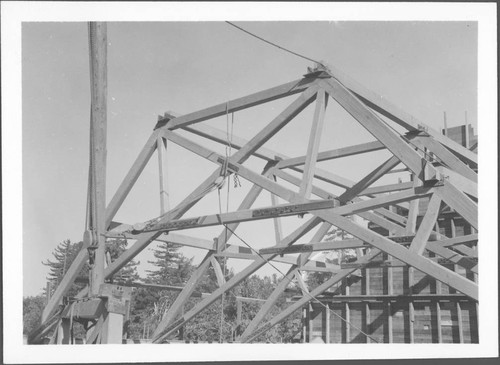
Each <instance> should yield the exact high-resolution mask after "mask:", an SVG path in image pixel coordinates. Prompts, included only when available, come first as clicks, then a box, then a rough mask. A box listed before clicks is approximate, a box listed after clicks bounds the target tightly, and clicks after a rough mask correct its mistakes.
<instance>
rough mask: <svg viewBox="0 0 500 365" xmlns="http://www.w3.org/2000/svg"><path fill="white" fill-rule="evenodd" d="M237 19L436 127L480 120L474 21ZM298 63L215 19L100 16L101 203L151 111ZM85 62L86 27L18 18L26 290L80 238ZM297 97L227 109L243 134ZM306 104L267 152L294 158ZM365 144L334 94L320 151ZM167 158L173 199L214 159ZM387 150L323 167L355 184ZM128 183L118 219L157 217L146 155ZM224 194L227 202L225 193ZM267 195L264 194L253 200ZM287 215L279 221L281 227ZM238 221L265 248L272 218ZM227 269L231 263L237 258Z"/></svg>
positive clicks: (241, 91) (298, 68) (250, 85)
mask: <svg viewBox="0 0 500 365" xmlns="http://www.w3.org/2000/svg"><path fill="white" fill-rule="evenodd" d="M236 23H237V24H238V25H241V26H242V27H244V28H246V29H247V30H249V31H251V32H254V33H256V34H258V35H260V36H262V37H264V38H266V39H268V40H270V41H273V42H275V43H278V44H280V45H281V46H283V47H287V48H289V49H291V50H293V51H295V52H299V53H302V54H304V55H307V56H308V57H310V58H313V59H317V60H321V61H324V62H326V63H328V64H330V65H332V66H335V67H336V68H338V69H341V70H342V71H344V72H345V73H347V74H348V75H350V76H351V77H352V78H354V79H356V80H357V81H359V82H361V83H362V84H364V86H366V87H367V88H369V89H371V90H373V91H376V92H377V93H379V94H380V95H383V96H384V97H386V98H387V99H389V100H390V101H392V102H393V103H394V104H396V105H398V106H399V107H401V108H402V109H404V110H405V111H407V112H408V113H410V114H413V115H414V116H416V117H417V118H419V119H421V120H423V121H425V122H426V123H427V124H429V125H431V126H433V127H434V128H436V129H439V128H441V127H442V125H443V112H444V111H446V112H447V116H448V125H449V126H455V125H459V124H463V122H464V113H465V111H467V115H468V121H469V123H471V124H472V125H473V126H474V128H476V127H477V117H476V115H477V90H476V88H477V32H478V28H477V24H476V23H474V22H236ZM308 66H312V64H311V62H309V61H306V60H303V59H300V58H298V57H296V56H293V55H291V54H288V53H285V52H283V51H282V50H279V49H277V48H274V47H272V46H269V45H268V44H265V43H263V42H261V41H258V40H256V39H255V38H252V37H249V36H248V35H246V34H244V33H242V32H241V31H239V30H237V29H235V28H233V27H231V26H229V25H228V24H226V23H224V22H177V23H176V22H162V23H160V22H148V23H145V22H127V23H113V22H110V23H108V168H107V199H108V201H109V199H111V196H112V194H113V193H114V191H115V190H116V188H117V186H118V185H119V183H120V182H121V180H122V179H123V177H124V176H125V174H126V173H127V171H128V169H129V168H130V166H131V165H132V163H133V161H134V159H135V158H136V156H137V154H138V153H139V151H140V149H141V148H142V146H143V145H144V143H145V141H146V140H147V138H148V137H149V135H150V133H151V132H152V129H153V127H154V125H155V123H156V119H157V115H158V114H162V113H163V112H165V111H169V110H172V111H174V112H176V113H180V114H183V113H188V112H192V111H196V110H198V109H201V108H204V107H208V106H211V105H214V104H217V103H221V102H225V101H227V100H230V99H233V98H237V97H240V96H244V95H246V94H250V93H253V92H256V91H259V90H263V89H266V88H269V87H272V86H276V85H278V84H281V83H285V82H288V81H292V80H295V79H298V78H300V77H302V75H303V74H304V73H306V69H307V67H308ZM88 68H89V57H88V39H87V24H86V23H83V22H82V23H24V24H23V27H22V73H23V74H22V77H23V79H22V87H23V100H22V102H23V106H22V108H23V109H22V112H23V121H22V133H23V137H22V138H23V140H22V142H23V160H22V163H23V274H24V281H23V284H24V286H23V288H24V295H36V294H38V293H40V292H41V290H42V288H43V287H44V286H45V283H46V275H47V269H46V267H45V266H43V265H42V264H41V261H42V260H46V259H48V258H50V257H51V252H52V251H53V250H54V248H55V247H56V246H57V244H58V243H60V242H62V241H63V240H65V239H70V240H71V241H73V242H77V241H79V240H81V238H82V235H83V230H84V224H85V202H86V191H87V172H88V154H89V151H88V146H89V141H88V139H89V108H90V101H89V100H90V99H89V98H90V92H89V71H88ZM294 98H296V97H292V98H287V99H285V100H281V101H278V102H275V103H272V104H269V106H263V107H259V108H256V110H255V111H248V112H241V113H236V114H235V115H234V134H235V135H239V136H242V137H245V138H251V137H252V135H254V134H255V133H257V131H259V130H260V129H261V128H263V127H264V125H265V124H266V123H268V122H269V121H270V120H272V118H273V117H274V116H276V115H277V114H278V113H279V112H280V111H282V110H283V109H284V107H286V106H287V105H288V104H289V103H290V102H291V101H293V100H294ZM312 111H313V107H309V108H308V109H306V111H305V112H304V113H303V115H301V116H300V117H299V118H297V120H294V121H292V122H291V123H290V125H289V126H287V127H286V128H284V129H283V131H282V132H281V133H280V135H279V136H277V137H276V138H273V139H272V140H271V141H269V143H268V144H266V147H269V148H272V149H275V150H278V151H280V152H281V153H284V154H288V155H290V156H292V157H293V156H299V155H302V154H304V153H305V151H306V148H307V140H308V133H309V128H310V124H308V123H310V122H311V118H310V116H311V115H312ZM211 124H212V125H214V126H217V127H219V128H221V129H225V126H226V120H225V118H219V119H218V120H215V121H213V122H211ZM372 139H373V138H372V137H371V136H370V135H369V134H368V133H366V132H365V131H364V130H363V129H362V128H360V127H359V126H358V125H357V124H356V122H355V121H354V120H352V119H350V118H349V117H348V116H347V115H346V113H345V112H344V111H342V110H341V109H340V108H339V107H338V106H336V105H335V103H334V102H333V100H331V99H330V101H329V109H328V113H327V118H326V121H325V131H324V133H323V135H322V140H321V147H320V150H327V149H333V148H337V147H342V146H346V145H349V144H354V143H360V142H364V141H369V140H372ZM196 140H197V141H199V139H196ZM207 146H210V147H212V146H213V145H212V144H207ZM217 151H219V152H222V151H223V149H220V148H218V149H217ZM168 153H169V161H168V169H169V175H170V179H169V188H170V190H171V204H172V205H175V204H176V203H178V202H180V201H181V200H182V199H183V198H184V197H185V196H186V195H187V194H189V193H190V191H191V190H192V189H194V188H195V187H196V186H197V185H198V184H199V183H201V182H202V181H203V180H204V179H205V177H206V176H207V175H208V174H209V173H211V172H212V171H213V170H214V168H215V165H213V164H211V163H208V162H205V161H202V160H201V159H200V158H199V157H197V156H191V155H189V154H187V153H185V152H184V151H183V150H182V149H181V148H179V147H177V146H170V145H169V147H168ZM384 158H387V155H384V154H383V153H380V154H378V155H377V154H375V156H374V157H373V159H372V160H369V161H366V159H363V158H361V159H360V158H358V159H356V158H353V159H349V160H347V161H346V162H345V163H341V162H338V163H337V164H330V165H328V164H325V165H321V167H329V168H334V169H335V172H336V173H337V174H340V175H343V176H345V177H348V178H351V179H355V178H360V177H362V176H363V175H364V174H366V173H367V172H369V171H370V168H373V167H374V166H375V164H376V163H378V162H379V161H380V162H382V161H383V160H384ZM249 163H250V166H251V167H253V168H255V169H256V171H259V170H258V169H260V168H261V167H262V166H263V165H262V163H259V162H257V161H252V160H251V161H249ZM353 166H355V167H356V168H353ZM259 172H260V171H259ZM393 178H394V179H395V177H393ZM392 182H397V181H392ZM136 185H137V186H136V187H135V188H134V190H133V191H132V192H131V194H130V199H129V200H127V201H126V202H125V204H124V205H123V207H122V209H121V210H120V211H119V212H118V214H117V216H116V218H115V219H116V220H118V221H122V222H126V223H136V222H139V221H143V220H146V219H150V218H152V217H155V216H157V215H158V214H159V203H158V177H157V160H156V155H154V156H153V158H152V160H151V163H150V164H149V165H148V167H147V168H146V170H145V172H144V174H143V176H142V177H141V179H140V180H139V181H138V183H137V184H136ZM242 185H243V187H242V188H239V189H233V186H232V184H231V189H232V191H231V193H230V210H234V209H235V208H236V207H237V205H238V203H239V201H238V199H241V198H242V197H243V196H244V194H245V192H246V191H248V188H249V187H250V183H249V182H247V181H242ZM223 199H224V203H225V191H224V196H223ZM217 204H218V202H217V195H216V194H212V195H211V196H210V197H208V198H207V199H206V201H205V200H204V201H203V202H202V203H200V204H199V206H196V207H195V208H194V209H193V210H192V211H191V212H189V213H188V214H186V217H189V216H192V215H196V214H208V213H218V205H217ZM269 204H270V199H269V195H268V194H263V196H262V198H260V199H259V200H258V202H257V203H256V205H257V206H258V205H260V206H265V205H269ZM224 210H225V205H224ZM297 222H299V223H300V221H297V220H293V219H289V220H288V223H286V224H285V231H287V232H289V231H290V230H291V229H292V228H293V226H294V225H295V224H296V223H297ZM245 226H247V228H242V230H241V235H242V237H244V238H245V239H246V240H247V241H249V242H250V243H252V244H253V245H254V246H255V247H256V248H261V247H266V246H270V245H271V244H274V235H273V234H272V232H271V231H270V227H272V224H271V222H268V223H259V224H256V223H252V224H246V225H245ZM256 227H258V228H259V229H258V230H257V229H256ZM257 231H259V232H257ZM219 232H220V228H213V229H205V230H203V231H201V230H200V231H199V232H195V231H193V232H185V233H189V234H192V235H195V236H199V237H203V238H206V239H210V240H211V239H212V238H213V237H215V236H216V235H218V233H219ZM270 232H271V233H270ZM183 233H184V232H183ZM259 233H260V234H259ZM230 242H233V243H238V244H241V243H240V242H238V240H231V241H230ZM184 253H185V254H186V255H187V256H193V255H195V260H194V261H195V263H196V262H197V261H198V260H199V258H200V256H199V254H196V252H195V250H185V251H184ZM150 256H151V252H150V251H147V250H146V251H145V253H144V254H142V255H140V256H139V259H140V260H141V262H142V263H145V262H146V261H147V259H148V257H150ZM232 265H233V267H234V268H235V270H239V269H240V268H241V265H242V263H239V262H238V261H235V262H234V263H233V264H232ZM142 269H143V268H142ZM142 269H141V270H142ZM270 272H271V271H267V272H265V273H270Z"/></svg>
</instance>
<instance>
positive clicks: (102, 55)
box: [89, 22, 108, 296]
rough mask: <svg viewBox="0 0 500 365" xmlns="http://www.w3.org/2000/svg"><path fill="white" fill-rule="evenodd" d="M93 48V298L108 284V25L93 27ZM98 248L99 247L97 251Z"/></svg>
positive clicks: (91, 117) (91, 152) (91, 119)
mask: <svg viewBox="0 0 500 365" xmlns="http://www.w3.org/2000/svg"><path fill="white" fill-rule="evenodd" d="M89 45H90V82H91V114H90V165H91V176H92V178H91V181H92V184H91V189H89V194H91V199H90V200H91V202H92V203H91V206H92V208H91V227H92V229H91V231H92V233H93V239H92V248H93V251H94V253H93V254H92V253H91V255H93V256H94V257H93V258H91V262H92V261H93V265H92V270H91V273H90V276H91V277H90V279H91V280H90V295H91V296H95V295H97V294H98V292H99V287H100V285H101V284H103V283H104V260H105V237H104V235H103V234H104V232H105V229H106V227H104V225H105V212H106V152H107V151H106V124H107V119H106V116H107V91H108V86H107V29H106V23H103V22H90V23H89ZM96 246H97V247H96Z"/></svg>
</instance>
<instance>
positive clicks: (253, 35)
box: [226, 21, 327, 68]
mask: <svg viewBox="0 0 500 365" xmlns="http://www.w3.org/2000/svg"><path fill="white" fill-rule="evenodd" d="M226 23H227V24H229V25H231V26H233V27H235V28H236V29H239V30H241V31H242V32H244V33H246V34H248V35H250V36H252V37H255V38H257V39H259V40H261V41H263V42H265V43H267V44H270V45H271V46H274V47H277V48H279V49H281V50H283V51H285V52H288V53H291V54H293V55H295V56H297V57H300V58H303V59H305V60H308V61H312V62H315V63H317V64H318V65H321V66H323V67H324V68H327V67H326V66H325V65H324V64H323V63H321V62H320V61H316V60H314V59H312V58H310V57H307V56H304V55H301V54H300V53H297V52H294V51H290V50H289V49H286V48H285V47H281V46H279V45H277V44H276V43H273V42H270V41H268V40H266V39H264V38H262V37H259V36H258V35H255V34H253V33H251V32H249V31H248V30H245V29H243V28H241V27H240V26H237V25H236V24H234V23H231V22H229V21H226Z"/></svg>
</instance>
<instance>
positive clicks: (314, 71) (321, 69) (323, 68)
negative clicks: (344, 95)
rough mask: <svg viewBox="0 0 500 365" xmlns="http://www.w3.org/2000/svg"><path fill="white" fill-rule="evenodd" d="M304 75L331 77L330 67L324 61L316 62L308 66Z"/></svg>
mask: <svg viewBox="0 0 500 365" xmlns="http://www.w3.org/2000/svg"><path fill="white" fill-rule="evenodd" d="M304 77H320V78H327V77H331V71H330V67H329V65H328V64H326V63H325V62H323V61H320V62H316V63H315V64H314V66H313V67H308V68H307V73H306V74H305V75H304Z"/></svg>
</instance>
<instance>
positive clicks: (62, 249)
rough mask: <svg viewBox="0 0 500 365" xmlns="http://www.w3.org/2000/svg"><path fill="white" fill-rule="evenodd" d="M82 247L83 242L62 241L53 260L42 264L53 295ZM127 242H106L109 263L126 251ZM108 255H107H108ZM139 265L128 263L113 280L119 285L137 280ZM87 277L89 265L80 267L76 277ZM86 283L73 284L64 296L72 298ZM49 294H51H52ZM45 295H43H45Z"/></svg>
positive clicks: (118, 240)
mask: <svg viewBox="0 0 500 365" xmlns="http://www.w3.org/2000/svg"><path fill="white" fill-rule="evenodd" d="M82 246H83V242H82V241H80V242H76V243H72V242H71V241H70V240H69V239H67V240H64V241H63V242H61V243H59V245H57V247H56V248H55V249H54V251H53V252H52V255H53V257H54V259H53V260H51V259H47V261H46V262H42V264H44V265H46V266H48V267H49V274H48V277H47V280H48V281H50V283H51V292H52V293H53V292H54V291H55V290H56V288H57V286H58V285H59V283H60V282H61V280H62V279H63V277H64V275H65V274H66V272H67V271H68V269H69V268H70V266H71V264H72V263H73V260H74V259H75V258H76V256H77V255H78V253H79V252H80V250H81V248H82ZM126 247H127V241H126V240H125V239H111V240H108V241H107V242H106V256H109V257H110V259H111V261H113V260H116V258H118V256H120V254H121V253H122V252H123V251H125V250H126ZM108 253H109V255H108ZM138 264H139V263H138V262H135V261H133V260H132V261H130V262H129V263H127V265H125V266H124V267H123V268H122V269H120V270H119V271H118V272H117V273H116V274H115V275H114V280H115V281H118V282H120V283H127V282H130V281H133V280H137V279H138V278H139V275H138V273H137V265H138ZM88 276H89V265H88V264H86V265H84V266H83V267H82V269H81V271H80V273H79V274H78V275H77V277H79V278H82V279H84V280H86V279H87V278H88ZM85 285H86V283H84V282H83V283H82V282H80V283H75V284H73V286H72V287H71V288H70V290H69V291H68V292H67V294H66V296H69V297H71V296H74V295H76V294H77V293H78V292H79V291H80V290H81V289H83V288H84V287H85ZM52 293H51V294H52ZM46 294H47V293H45V295H46Z"/></svg>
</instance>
